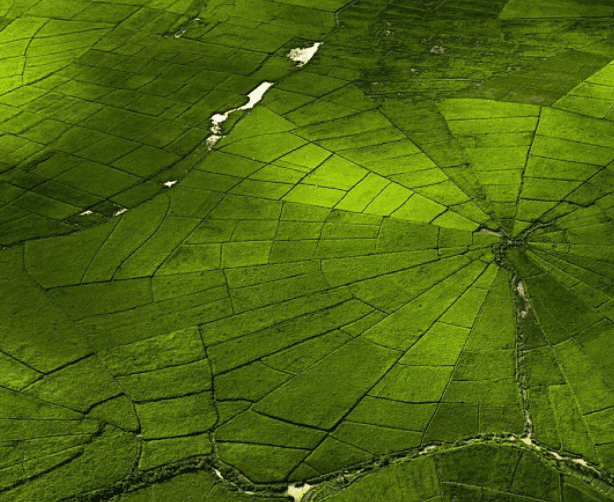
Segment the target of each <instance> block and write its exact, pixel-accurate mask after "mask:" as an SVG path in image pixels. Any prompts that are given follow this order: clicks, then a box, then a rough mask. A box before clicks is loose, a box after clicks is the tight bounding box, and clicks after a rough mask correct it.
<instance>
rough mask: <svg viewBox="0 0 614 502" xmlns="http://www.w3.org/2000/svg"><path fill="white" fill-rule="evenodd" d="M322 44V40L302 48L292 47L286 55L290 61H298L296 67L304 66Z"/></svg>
mask: <svg viewBox="0 0 614 502" xmlns="http://www.w3.org/2000/svg"><path fill="white" fill-rule="evenodd" d="M321 45H322V42H316V43H315V44H313V45H312V46H311V47H305V48H304V49H299V48H298V47H297V48H296V49H292V50H291V51H290V52H288V54H287V55H286V57H287V58H288V59H290V60H291V61H294V62H296V63H298V67H299V68H300V67H301V66H305V65H306V64H307V63H309V60H310V59H311V58H312V57H313V56H315V53H316V52H318V49H319V48H320V46H321Z"/></svg>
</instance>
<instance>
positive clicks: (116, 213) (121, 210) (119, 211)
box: [113, 207, 128, 216]
mask: <svg viewBox="0 0 614 502" xmlns="http://www.w3.org/2000/svg"><path fill="white" fill-rule="evenodd" d="M126 211H128V209H126V208H125V207H122V208H121V209H119V210H118V211H115V212H114V213H113V216H119V215H120V214H124V213H125V212H126Z"/></svg>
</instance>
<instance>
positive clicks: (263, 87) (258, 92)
mask: <svg viewBox="0 0 614 502" xmlns="http://www.w3.org/2000/svg"><path fill="white" fill-rule="evenodd" d="M272 85H273V82H262V83H261V84H260V85H259V86H258V87H256V88H255V89H254V90H253V91H252V92H250V93H249V94H248V95H247V97H248V98H249V101H248V102H247V103H245V104H244V105H243V106H239V107H238V108H233V109H232V110H228V111H227V112H224V113H216V114H215V115H212V116H211V119H210V120H211V127H210V128H209V130H210V131H211V133H212V134H211V136H209V137H208V138H207V141H206V143H207V148H208V149H209V150H212V149H213V147H214V146H215V144H216V143H217V142H218V141H219V140H221V139H222V138H223V137H224V136H223V135H222V124H223V123H224V122H226V120H227V119H228V117H229V116H230V114H231V113H233V112H236V111H237V110H251V109H252V108H253V107H254V106H256V104H257V103H258V102H259V101H260V100H261V99H262V98H263V96H264V93H265V92H266V91H268V90H269V89H270V88H271V86H272Z"/></svg>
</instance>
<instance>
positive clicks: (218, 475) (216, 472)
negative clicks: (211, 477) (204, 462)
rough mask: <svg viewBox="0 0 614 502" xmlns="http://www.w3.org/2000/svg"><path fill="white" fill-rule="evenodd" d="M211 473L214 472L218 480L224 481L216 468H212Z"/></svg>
mask: <svg viewBox="0 0 614 502" xmlns="http://www.w3.org/2000/svg"><path fill="white" fill-rule="evenodd" d="M213 472H215V475H216V476H217V477H218V478H220V479H224V476H222V473H221V472H220V471H218V470H217V469H216V468H213Z"/></svg>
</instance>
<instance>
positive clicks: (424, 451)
mask: <svg viewBox="0 0 614 502" xmlns="http://www.w3.org/2000/svg"><path fill="white" fill-rule="evenodd" d="M436 449H437V446H436V445H434V444H432V445H430V446H427V447H426V448H423V449H422V451H420V455H426V454H427V453H430V452H431V451H433V450H436Z"/></svg>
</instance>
